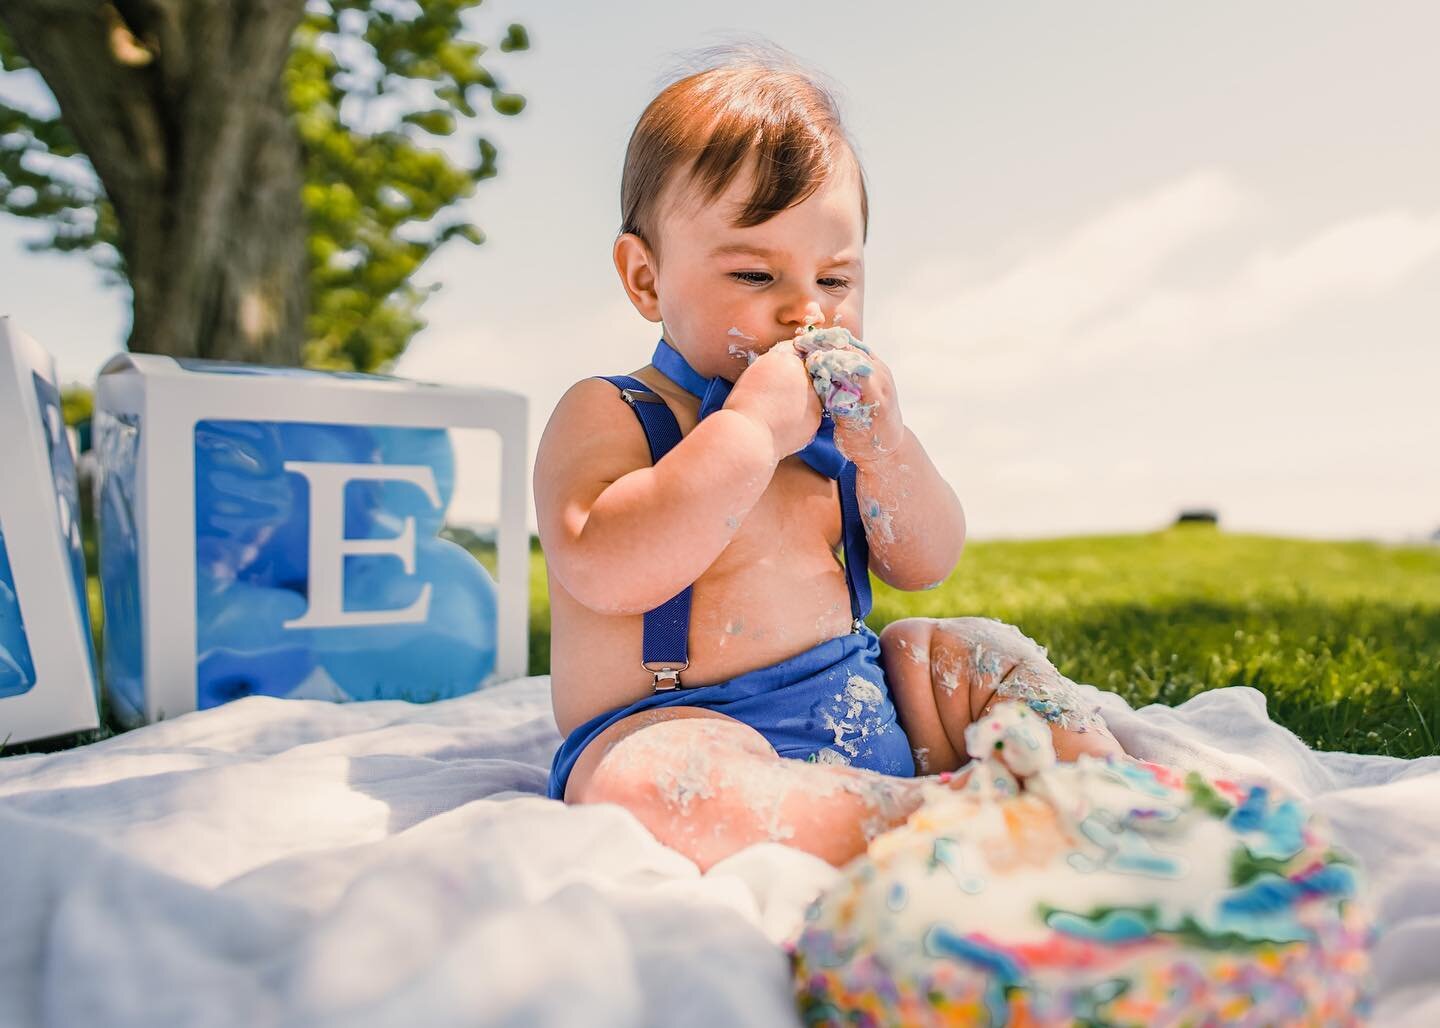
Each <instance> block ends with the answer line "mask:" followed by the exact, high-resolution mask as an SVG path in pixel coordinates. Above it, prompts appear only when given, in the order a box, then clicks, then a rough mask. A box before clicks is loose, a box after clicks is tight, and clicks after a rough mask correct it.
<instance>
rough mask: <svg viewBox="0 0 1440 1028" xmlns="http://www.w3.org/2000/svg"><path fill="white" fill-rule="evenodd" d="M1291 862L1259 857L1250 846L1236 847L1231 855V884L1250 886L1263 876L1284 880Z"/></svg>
mask: <svg viewBox="0 0 1440 1028" xmlns="http://www.w3.org/2000/svg"><path fill="white" fill-rule="evenodd" d="M1289 865H1290V861H1288V860H1279V859H1277V858H1275V857H1257V856H1255V854H1253V853H1251V852H1250V848H1249V847H1248V846H1236V847H1235V851H1234V852H1233V853H1231V854H1230V884H1231V885H1248V884H1249V883H1250V882H1252V881H1254V880H1255V879H1256V878H1259V877H1260V876H1261V875H1263V874H1273V875H1279V876H1280V877H1281V878H1284V877H1285V876H1286V875H1285V872H1286V869H1287V868H1288V867H1289Z"/></svg>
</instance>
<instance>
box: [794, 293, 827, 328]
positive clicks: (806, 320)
mask: <svg viewBox="0 0 1440 1028" xmlns="http://www.w3.org/2000/svg"><path fill="white" fill-rule="evenodd" d="M827 320H829V317H828V315H827V314H826V313H825V308H824V307H822V306H820V303H819V301H817V300H811V301H810V302H809V303H807V304H806V305H805V307H804V309H803V310H802V311H800V312H799V314H798V315H790V316H787V317H786V319H785V322H786V324H788V325H790V326H791V327H792V328H794V329H795V333H796V335H799V334H800V333H801V332H805V331H808V330H809V329H810V328H811V326H813V325H824V324H825V323H826V321H827Z"/></svg>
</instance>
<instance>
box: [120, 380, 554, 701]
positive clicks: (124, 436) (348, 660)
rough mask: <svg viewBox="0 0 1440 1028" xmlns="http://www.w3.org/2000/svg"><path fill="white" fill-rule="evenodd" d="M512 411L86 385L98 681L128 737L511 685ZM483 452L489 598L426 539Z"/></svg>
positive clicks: (515, 631) (506, 397) (346, 389)
mask: <svg viewBox="0 0 1440 1028" xmlns="http://www.w3.org/2000/svg"><path fill="white" fill-rule="evenodd" d="M526 403H527V401H526V399H525V397H524V396H522V395H520V394H518V393H513V392H509V391H505V390H499V389H485V388H470V387H465V388H461V387H452V386H439V385H431V384H426V383H418V382H411V381H408V380H404V379H398V378H390V377H386V376H379V375H356V374H346V373H329V372H319V371H306V370H300V369H278V368H261V367H255V366H251V365H243V364H224V363H218V362H209V361H177V360H173V359H171V358H168V357H158V356H153V355H144V354H134V355H129V354H126V355H121V356H118V357H116V358H114V359H113V360H111V361H110V363H109V364H107V365H106V366H105V368H104V369H102V371H101V374H100V378H99V382H98V384H97V387H96V414H95V422H94V439H95V450H96V453H97V455H98V457H99V462H100V466H101V476H100V484H99V490H98V491H99V500H98V503H97V506H98V517H99V521H100V532H101V540H100V543H101V545H100V559H101V583H102V590H103V593H104V598H105V611H106V626H105V627H106V633H105V647H104V649H105V656H104V664H105V676H104V677H105V685H106V689H107V692H108V695H109V696H110V699H111V702H112V704H113V706H114V708H115V710H116V713H117V716H118V717H119V718H120V719H121V720H122V721H123V722H125V723H129V724H134V723H139V722H141V721H155V720H158V719H160V718H163V717H174V716H175V715H177V714H180V713H183V712H185V711H189V710H195V709H197V708H204V707H209V706H215V705H217V704H219V703H222V702H225V701H226V700H228V699H233V698H236V697H239V696H244V695H250V694H255V693H259V694H264V695H271V696H288V697H301V698H318V699H334V700H350V699H410V700H417V701H420V700H431V699H443V698H447V697H450V696H455V695H459V694H461V693H465V692H470V691H473V690H475V689H477V688H482V687H484V686H485V685H486V684H488V683H490V682H493V681H501V680H505V679H509V678H514V677H517V676H521V675H524V674H525V673H526V670H527V664H528V648H529V642H528V602H529V559H530V558H529V533H528V531H527V527H526V517H525V515H526V510H527V508H528V504H529V499H528V486H529V476H528V474H527V471H526V459H527V456H528V453H527V448H526ZM474 429H485V430H489V431H493V432H495V433H496V434H497V435H498V437H499V441H500V461H499V477H500V482H499V485H498V488H499V525H498V532H497V548H498V576H499V582H498V590H497V588H496V584H495V583H493V582H492V581H491V579H490V577H489V575H488V573H487V572H486V571H485V569H484V568H483V567H482V566H481V565H480V564H479V562H478V561H476V560H475V559H474V558H473V557H472V556H471V555H470V554H469V553H467V552H466V551H465V550H463V549H462V548H460V547H459V546H457V545H455V544H454V543H452V542H449V541H446V540H444V539H440V538H437V536H436V533H437V531H438V530H439V528H440V527H441V525H442V523H443V520H444V517H445V513H446V508H447V506H448V504H449V502H450V500H451V498H452V491H453V487H454V481H455V476H454V470H455V468H454V462H455V455H456V450H455V447H454V445H453V437H454V435H455V434H456V433H457V432H461V431H464V430H474Z"/></svg>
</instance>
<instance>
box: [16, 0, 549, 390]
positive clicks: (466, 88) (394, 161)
mask: <svg viewBox="0 0 1440 1028" xmlns="http://www.w3.org/2000/svg"><path fill="white" fill-rule="evenodd" d="M14 2H25V0H14ZM480 3H481V0H415V2H408V3H403V4H402V3H399V2H396V0H308V2H307V3H306V6H305V14H304V17H303V20H302V22H301V24H300V27H299V28H298V29H297V31H296V33H295V37H294V39H293V42H292V46H291V51H290V58H289V60H288V62H287V65H286V68H285V71H284V73H283V86H284V89H285V94H286V96H287V98H288V101H289V105H290V108H291V110H292V113H293V118H294V125H295V129H296V132H297V134H298V136H299V138H300V141H301V145H302V149H303V154H304V165H305V186H304V188H303V191H302V196H301V199H302V203H303V205H304V209H305V212H306V219H307V227H308V236H309V238H308V247H307V253H308V256H309V294H310V313H309V316H308V319H307V324H306V332H307V341H306V343H305V346H304V357H305V362H306V363H307V364H309V365H311V366H316V367H326V368H337V369H356V370H377V369H384V368H386V367H387V366H388V365H390V364H391V363H392V362H393V361H394V359H395V358H396V357H397V356H398V355H399V354H400V353H401V351H402V350H403V349H404V347H405V345H406V344H407V343H408V342H409V341H410V339H411V338H412V337H413V336H414V334H415V332H417V331H418V330H419V329H420V328H422V327H423V326H424V321H423V320H422V319H421V318H420V315H419V310H420V307H421V305H422V304H423V302H424V299H425V297H426V296H427V295H429V293H430V292H432V291H433V290H434V288H437V287H428V288H420V287H417V286H415V285H414V284H413V282H412V278H413V276H414V274H415V273H416V272H417V271H418V269H419V268H420V266H421V265H422V264H423V263H424V262H425V261H426V260H427V259H428V258H429V257H430V256H431V255H432V254H433V253H434V252H435V251H436V250H438V249H439V248H440V247H441V246H443V245H445V244H446V243H447V242H449V241H450V240H452V239H462V240H466V241H468V242H469V243H471V244H472V245H479V244H481V243H483V242H484V239H485V236H484V233H483V232H481V231H480V229H479V228H478V227H477V226H475V225H472V224H470V223H469V222H468V221H466V220H464V219H458V218H454V217H450V218H445V219H442V218H440V217H439V215H441V214H442V213H443V212H447V211H453V209H454V208H455V207H457V206H458V205H459V204H461V203H462V202H463V201H464V200H465V199H467V198H468V197H470V196H472V195H473V193H474V191H475V186H476V183H478V182H481V181H483V180H485V179H488V178H493V177H494V176H495V175H496V174H497V173H498V166H497V160H496V159H497V156H498V150H497V148H496V147H495V145H494V144H493V143H492V142H491V141H490V140H489V139H485V138H478V139H477V140H475V141H474V142H473V143H471V144H469V145H466V144H464V143H462V142H461V141H459V140H455V141H454V142H446V140H454V139H455V137H456V135H457V134H458V133H461V132H462V131H463V130H464V129H465V128H466V127H468V126H467V122H471V121H473V120H474V119H476V118H478V117H479V116H480V114H479V108H478V107H477V104H478V103H483V95H482V94H483V93H486V92H488V93H489V94H490V104H489V106H490V107H491V108H492V109H493V110H494V111H495V112H496V113H498V114H501V115H505V116H514V115H516V114H519V113H520V112H521V111H522V110H524V107H525V98H524V97H523V96H521V95H519V94H518V93H512V92H509V91H507V90H505V89H504V88H503V87H502V85H501V83H500V81H499V80H498V79H497V77H496V75H495V74H494V71H493V70H492V69H491V68H487V67H486V66H485V65H484V64H483V63H482V61H481V58H482V57H483V55H485V53H486V52H487V49H488V48H487V47H486V46H485V45H484V44H482V43H480V42H478V41H476V40H475V39H473V38H472V37H473V35H474V33H473V31H472V28H471V26H470V25H467V16H468V14H469V13H470V12H472V11H473V10H474V9H475V8H478V7H479V6H480ZM207 10H208V9H207ZM229 16H230V15H229V14H228V13H227V12H226V11H224V10H217V11H215V12H214V13H212V14H204V13H201V11H200V10H199V9H196V10H195V11H192V12H191V13H190V14H189V15H187V17H192V18H198V17H216V18H223V17H229ZM529 46H530V41H529V35H528V33H527V32H526V31H525V29H524V27H523V26H520V25H515V24H512V25H509V26H508V27H507V29H506V35H505V37H504V38H503V39H502V40H501V41H500V44H499V51H500V52H501V53H512V52H517V51H523V50H527V49H529ZM27 68H29V64H28V62H27V61H26V60H25V58H24V57H23V56H22V55H21V54H20V53H19V52H18V51H17V50H16V48H15V47H14V46H13V44H12V42H11V41H10V39H9V38H8V36H7V35H6V34H5V33H4V31H3V29H0V69H3V70H4V71H6V72H21V71H24V70H25V69H27ZM97 82H98V80H97ZM0 210H3V211H5V212H7V213H10V214H14V215H16V216H19V217H26V218H31V219H34V220H36V221H38V222H43V223H45V224H47V225H48V227H49V228H50V231H51V234H50V236H49V237H48V238H45V239H42V240H39V241H37V242H35V243H34V244H32V245H33V246H34V247H35V248H37V249H53V250H62V251H73V250H86V251H89V252H90V253H91V256H92V257H93V258H95V259H96V260H97V262H98V263H100V264H101V265H102V266H104V267H106V268H108V269H110V270H111V271H112V272H113V273H115V274H116V276H117V279H116V280H117V281H118V280H120V279H119V276H120V275H122V274H123V272H124V267H123V264H122V262H121V258H120V253H119V250H118V249H117V248H116V246H115V244H116V242H117V241H118V238H119V237H118V224H117V221H116V218H115V215H114V211H113V210H112V209H111V207H110V204H109V202H108V201H107V200H106V198H105V195H104V191H103V189H102V187H101V184H100V182H99V181H98V179H97V177H96V175H95V172H94V170H93V168H92V167H91V165H90V162H89V161H88V159H87V158H86V157H85V155H84V154H82V153H81V152H80V151H79V148H78V146H77V145H76V143H75V140H74V138H73V136H72V135H71V133H70V132H69V130H68V129H67V128H66V126H65V125H64V124H63V123H62V122H61V121H60V120H59V119H58V118H47V117H44V116H43V115H40V114H36V113H34V112H28V111H23V110H19V109H17V108H14V107H10V106H7V105H4V104H0Z"/></svg>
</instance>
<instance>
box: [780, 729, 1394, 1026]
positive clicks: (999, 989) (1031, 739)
mask: <svg viewBox="0 0 1440 1028" xmlns="http://www.w3.org/2000/svg"><path fill="white" fill-rule="evenodd" d="M965 739H966V748H967V749H968V751H969V752H970V753H971V754H976V755H979V759H977V760H976V761H974V762H972V763H971V764H970V765H968V767H967V771H962V772H960V773H958V774H957V775H956V776H955V778H954V779H953V781H952V783H951V784H948V785H946V784H932V785H930V786H929V787H928V788H927V794H926V799H925V802H924V803H923V804H922V805H921V806H920V807H919V808H918V809H917V810H916V811H915V812H914V813H913V814H912V815H911V816H910V818H909V820H908V821H907V822H906V823H905V824H904V825H901V826H899V827H897V828H895V829H893V830H892V831H889V832H886V833H885V834H883V835H880V836H877V837H876V838H875V839H874V840H873V841H872V842H871V844H870V848H869V851H868V852H867V853H865V854H863V855H861V856H860V857H857V858H856V859H855V860H853V861H851V862H850V864H849V865H847V866H846V868H845V869H844V872H843V876H842V877H841V879H840V880H839V881H837V882H836V883H835V885H833V886H832V887H831V888H829V889H827V890H826V891H825V892H824V893H822V894H821V895H820V896H819V897H818V898H817V899H816V900H815V901H814V902H813V903H812V904H811V905H810V907H809V909H808V910H807V912H806V915H805V922H804V925H803V928H802V930H801V932H800V935H799V936H798V938H797V939H795V940H794V941H793V942H792V943H790V944H789V945H788V946H787V950H788V951H789V952H790V955H791V964H792V968H793V972H794V983H795V988H796V994H797V999H798V1002H799V1006H800V1011H801V1013H802V1014H803V1015H804V1018H805V1022H806V1023H807V1024H847V1025H901V1024H903V1025H961V1024H964V1025H972V1024H979V1025H986V1024H988V1025H1060V1024H1075V1023H1080V1024H1090V1025H1097V1024H1106V1025H1130V1024H1133V1025H1141V1024H1143V1025H1151V1024H1153V1025H1221V1024H1224V1025H1232V1024H1237V1025H1274V1024H1286V1025H1294V1024H1308V1025H1320V1024H1325V1025H1353V1024H1360V1023H1363V1017H1364V1015H1365V1013H1366V1011H1367V1009H1368V1003H1369V1000H1368V991H1367V984H1368V982H1367V975H1368V967H1369V960H1368V952H1367V951H1368V949H1369V946H1370V945H1371V943H1372V942H1373V938H1374V933H1373V930H1372V929H1371V927H1370V921H1369V918H1368V914H1367V911H1366V910H1365V908H1364V906H1363V904H1362V902H1361V900H1360V895H1359V892H1360V890H1359V885H1360V883H1359V881H1358V878H1357V874H1356V871H1355V869H1354V868H1353V867H1352V866H1351V865H1350V864H1349V863H1348V862H1347V861H1346V860H1345V859H1344V858H1343V857H1342V856H1341V855H1339V854H1337V853H1336V852H1335V851H1334V850H1333V849H1332V848H1331V847H1330V846H1329V845H1328V843H1327V839H1326V836H1325V833H1324V830H1323V826H1322V825H1320V824H1319V823H1318V822H1317V821H1316V820H1315V819H1313V818H1311V817H1310V816H1309V815H1307V814H1306V812H1305V811H1304V809H1303V808H1302V807H1301V805H1300V804H1299V803H1297V802H1296V801H1295V800H1294V799H1291V798H1288V797H1284V796H1280V795H1276V794H1274V792H1273V791H1272V790H1271V789H1270V788H1269V787H1267V786H1265V785H1261V784H1243V783H1238V782H1232V781H1228V780H1225V779H1217V778H1210V777H1206V776H1204V775H1201V774H1199V773H1198V772H1194V771H1190V772H1184V771H1179V770H1176V769H1174V768H1170V767H1165V766H1162V765H1158V764H1150V763H1146V762H1144V761H1138V760H1134V759H1133V758H1123V759H1109V760H1102V759H1098V758H1094V757H1089V756H1082V757H1081V758H1080V759H1079V760H1078V761H1076V762H1075V763H1063V764H1061V763H1057V762H1056V760H1055V753H1054V748H1053V746H1052V745H1051V736H1050V731H1049V729H1048V728H1047V727H1046V725H1045V723H1044V722H1043V721H1042V720H1041V719H1040V718H1039V717H1037V716H1036V715H1035V714H1033V713H1032V712H1031V711H1029V710H1027V709H1025V708H1024V707H1023V705H1022V704H1018V703H1004V704H1000V705H998V706H996V707H995V708H994V710H993V712H992V713H990V714H988V715H986V716H985V717H984V718H982V719H981V720H980V721H978V722H976V723H975V724H972V725H971V726H970V727H969V728H967V729H966V733H965ZM967 772H968V773H967Z"/></svg>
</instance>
